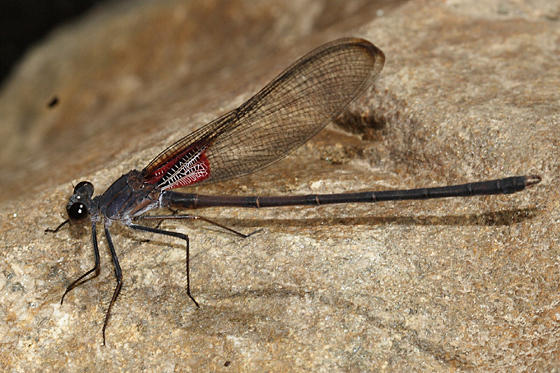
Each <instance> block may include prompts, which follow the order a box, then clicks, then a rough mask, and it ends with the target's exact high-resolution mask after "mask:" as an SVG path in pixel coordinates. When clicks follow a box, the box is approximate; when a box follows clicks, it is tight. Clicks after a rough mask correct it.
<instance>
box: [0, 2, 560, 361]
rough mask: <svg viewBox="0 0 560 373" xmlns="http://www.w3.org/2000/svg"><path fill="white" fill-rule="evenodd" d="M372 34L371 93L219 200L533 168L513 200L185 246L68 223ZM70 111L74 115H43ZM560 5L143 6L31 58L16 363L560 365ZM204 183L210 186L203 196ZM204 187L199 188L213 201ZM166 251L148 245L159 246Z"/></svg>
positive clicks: (410, 207) (25, 80)
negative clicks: (119, 276)
mask: <svg viewBox="0 0 560 373" xmlns="http://www.w3.org/2000/svg"><path fill="white" fill-rule="evenodd" d="M349 35H352V36H360V37H364V38H367V39H368V40H371V41H372V42H373V43H375V44H376V45H377V46H378V47H380V48H381V49H382V50H383V51H384V52H385V54H386V57H387V59H386V65H385V68H384V70H383V71H382V73H381V75H380V78H379V79H378V81H377V82H376V84H375V87H372V88H371V90H369V92H368V93H367V94H366V95H365V96H364V97H362V98H361V99H360V100H358V101H357V102H356V103H354V104H353V105H352V106H351V107H350V108H349V110H348V112H347V113H345V115H344V116H343V117H341V118H340V119H339V120H338V121H337V125H334V124H333V125H329V127H327V129H326V130H324V131H323V132H322V133H321V134H319V135H318V136H317V137H316V138H315V139H313V140H312V141H310V142H309V143H308V144H306V145H305V146H303V147H302V148H300V149H298V150H297V151H296V152H295V153H294V154H292V155H291V156H289V157H288V158H286V159H285V160H283V161H281V162H279V163H277V164H276V165H274V166H273V167H270V168H268V169H266V170H264V171H262V172H259V173H257V174H254V175H251V176H250V177H246V178H243V179H238V180H232V181H230V182H225V183H221V184H215V185H208V186H205V187H204V192H205V193H236V194H263V195H264V194H288V193H297V194H303V193H318V192H320V193H328V192H342V191H348V190H355V191H359V190H368V189H374V190H380V189H393V188H412V187H422V186H436V185H445V184H449V183H462V182H468V181H477V180H483V179H489V178H498V177H505V176H511V175H523V174H539V175H541V176H542V177H543V181H542V183H541V184H539V185H537V186H535V187H533V188H531V189H529V190H527V191H524V192H521V193H517V194H514V195H509V196H494V197H474V198H469V199H460V198H455V199H448V200H431V201H408V202H393V203H380V204H376V205H346V206H322V207H319V208H309V207H300V208H277V209H262V210H258V211H256V210H251V209H245V210H243V209H227V208H219V209H218V208H215V209H209V210H204V211H201V213H203V214H204V215H205V216H207V217H209V218H213V219H215V220H217V221H218V222H220V223H222V224H226V225H228V226H231V227H233V228H235V229H238V230H241V231H243V232H251V231H253V230H256V229H259V228H262V229H263V230H262V232H260V233H259V234H256V235H253V236H251V237H250V238H247V239H239V238H238V237H235V236H233V235H231V234H228V233H225V232H223V231H220V230H219V229H215V228H213V227H209V226H208V225H205V224H202V223H198V222H197V223H190V224H188V223H180V222H179V223H178V222H167V223H165V224H164V225H163V227H165V228H166V229H171V230H176V231H180V232H184V233H187V234H189V236H190V237H191V245H192V246H191V247H192V254H193V257H192V262H191V264H192V267H191V269H192V273H191V274H192V282H193V283H192V287H193V288H192V290H193V294H194V295H195V297H197V299H198V301H199V302H200V304H201V308H200V309H196V308H195V307H194V306H193V304H192V302H191V301H190V300H189V299H188V297H187V296H186V293H185V280H186V277H185V272H184V246H183V245H184V244H183V243H182V242H180V241H178V240H175V239H165V238H161V237H152V236H150V235H148V234H140V233H137V232H131V231H129V230H127V229H123V228H118V229H115V232H114V237H113V238H114V241H115V244H116V246H117V251H118V254H119V257H120V260H121V266H122V268H123V272H124V286H123V290H122V293H121V296H120V298H119V299H118V301H117V303H116V304H115V307H114V308H113V313H112V318H111V320H110V323H109V327H108V330H107V346H106V347H102V346H101V327H102V323H103V317H104V314H105V311H106V308H107V306H108V303H109V300H110V296H111V293H112V290H113V287H114V285H115V282H114V277H113V269H112V266H111V263H110V257H109V253H108V250H107V247H106V243H105V241H104V240H101V241H100V249H101V252H102V257H101V260H102V266H103V267H102V271H101V274H100V276H99V277H98V278H97V279H95V280H94V281H91V282H90V283H88V284H86V285H84V286H82V287H80V288H78V289H76V290H74V291H73V292H72V293H70V294H69V295H68V296H67V298H66V301H65V304H64V305H63V306H60V304H59V301H60V296H61V295H62V293H63V291H64V289H65V287H66V286H67V285H68V284H69V283H70V282H71V281H72V280H73V279H75V278H76V276H78V275H79V274H81V273H83V272H84V271H86V270H87V269H89V268H90V267H91V266H92V264H93V254H92V249H91V246H90V237H89V236H88V231H87V226H80V225H73V226H72V227H70V228H65V229H62V230H61V231H60V232H58V233H56V234H45V233H44V229H45V228H47V227H54V226H56V225H57V224H58V223H59V222H61V221H62V220H63V219H65V210H64V206H65V204H66V201H67V198H68V197H69V195H70V194H71V191H72V184H76V183H77V182H78V181H80V180H84V179H87V180H91V181H92V182H93V183H94V184H95V185H96V187H97V191H98V192H101V191H103V190H104V189H105V188H107V187H108V186H109V185H110V183H111V182H112V181H113V180H115V179H116V178H117V177H119V176H120V175H121V174H123V173H125V172H126V171H128V170H129V169H132V168H142V167H143V166H144V165H145V164H146V163H147V162H148V161H149V160H150V159H151V157H153V156H155V155H156V154H157V153H158V152H159V151H160V150H162V149H163V148H164V147H165V146H166V145H168V144H170V143H171V142H172V141H174V140H176V139H178V138H180V137H182V136H184V135H185V134H187V133H188V132H189V131H191V130H192V129H194V128H197V127H199V126H201V125H203V124H204V123H205V122H207V121H209V120H211V119H213V118H215V117H217V116H218V115H220V114H221V113H224V112H225V111H227V110H230V109H232V108H234V107H235V106H237V105H239V104H240V103H242V102H243V101H244V100H245V99H247V98H249V97H250V96H251V95H252V94H253V93H255V92H256V91H257V90H258V89H259V88H260V87H262V86H263V85H264V84H265V83H266V82H267V81H269V80H270V79H272V78H273V77H274V76H275V74H277V73H278V72H279V71H281V70H282V68H284V67H286V66H287V65H288V64H290V63H291V62H293V61H294V60H295V59H296V58H297V57H299V56H300V55H302V54H303V53H305V52H307V51H309V50H310V49H312V48H313V47H315V46H317V45H319V44H321V43H323V42H326V41H329V40H332V39H335V38H338V37H341V36H349ZM53 96H57V97H58V98H59V100H60V103H59V104H58V105H57V106H55V107H53V108H48V107H47V103H48V102H49V100H50V99H51V98H52V97H53ZM559 109H560V3H559V2H557V1H547V0H527V1H514V0H510V1H506V0H490V1H485V2H480V1H474V0H450V1H441V0H433V1H429V0H423V1H409V2H406V1H367V0H363V1H360V0H353V1H340V2H335V1H320V0H308V1H304V0H298V1H289V2H285V1H274V0H272V1H261V2H255V1H241V0H238V1H206V2H198V1H187V2H185V1H173V0H169V1H157V2H155V1H127V2H122V3H118V4H113V5H109V6H106V7H104V8H98V9H95V10H94V11H92V12H90V13H89V14H87V15H86V16H84V17H83V18H82V19H80V20H78V21H76V22H74V23H72V24H69V25H67V26H64V27H61V28H59V29H58V30H56V31H55V32H53V33H52V34H51V35H50V36H49V37H48V38H46V39H45V40H44V41H43V42H42V43H41V44H40V45H38V46H36V47H35V48H34V49H33V50H31V51H30V52H29V53H28V55H27V56H26V58H25V59H24V60H23V62H22V63H21V64H20V66H19V67H18V68H17V69H16V70H15V72H14V74H13V75H12V77H11V78H10V79H9V81H7V83H6V84H5V85H4V86H3V88H2V90H1V92H0V122H1V126H0V167H1V168H0V170H1V171H2V177H1V178H0V187H1V190H2V193H1V194H0V234H1V242H0V248H1V250H2V260H1V261H0V316H1V320H2V321H1V322H0V343H1V352H0V365H1V366H2V367H3V369H5V370H6V371H15V372H24V371H25V372H27V371H33V370H35V371H37V370H43V371H44V370H47V371H72V372H75V371H107V370H123V371H141V370H152V371H163V372H165V371H189V370H193V371H209V370H212V371H247V370H249V371H266V370H268V371H270V370H272V371H299V370H313V371H325V372H327V371H328V372H330V371H367V370H374V371H378V370H387V371H411V370H417V371H420V370H422V371H449V370H455V369H456V370H479V371H525V370H539V371H552V370H556V371H557V370H558V369H559V368H560V363H559V360H560V341H559V337H560V300H559V296H558V294H559V292H558V284H559V280H560V275H559V254H560V248H559V242H558V237H559V233H560V228H559V222H560V213H559V212H560V202H559V200H560V198H559V188H558V185H559V182H560V180H559V171H560V168H559V159H560V151H559V146H560V114H559ZM194 190H196V189H194ZM199 190H200V188H199ZM148 239H149V241H147V240H148Z"/></svg>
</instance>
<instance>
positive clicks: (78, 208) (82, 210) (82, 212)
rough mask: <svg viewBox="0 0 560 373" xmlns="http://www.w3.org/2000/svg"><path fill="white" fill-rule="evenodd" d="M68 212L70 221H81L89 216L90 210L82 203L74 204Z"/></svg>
mask: <svg viewBox="0 0 560 373" xmlns="http://www.w3.org/2000/svg"><path fill="white" fill-rule="evenodd" d="M66 210H67V211H68V216H69V217H70V219H73V220H79V219H82V218H84V217H86V216H87V214H88V210H87V208H86V206H85V205H84V204H83V203H81V202H76V203H73V204H72V205H71V206H70V207H69V208H67V209H66Z"/></svg>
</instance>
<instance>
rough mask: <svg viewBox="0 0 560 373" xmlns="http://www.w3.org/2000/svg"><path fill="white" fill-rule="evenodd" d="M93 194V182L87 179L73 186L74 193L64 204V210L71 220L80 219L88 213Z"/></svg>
mask: <svg viewBox="0 0 560 373" xmlns="http://www.w3.org/2000/svg"><path fill="white" fill-rule="evenodd" d="M92 196H93V184H92V183H90V182H89V181H81V182H79V183H78V185H76V187H75V188H74V194H72V196H71V197H70V200H69V201H68V204H67V205H66V212H68V216H69V217H70V219H71V220H80V219H82V218H85V217H86V216H87V215H88V214H89V209H90V206H91V197H92Z"/></svg>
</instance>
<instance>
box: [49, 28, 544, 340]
mask: <svg viewBox="0 0 560 373" xmlns="http://www.w3.org/2000/svg"><path fill="white" fill-rule="evenodd" d="M384 61H385V56H384V55H383V52H381V50H379V49H378V48H377V47H375V46H374V45H373V44H371V43H370V42H368V41H366V40H363V39H355V38H347V39H340V40H336V41H333V42H330V43H328V44H325V45H323V46H321V47H319V48H317V49H315V50H313V51H311V52H310V53H308V54H307V55H305V56H303V57H302V58H300V59H299V60H298V61H296V62H295V63H294V64H293V65H291V66H290V67H288V68H287V69H286V70H285V71H284V72H283V73H281V74H280V75H279V76H278V77H277V78H275V79H274V80H272V81H271V82H270V83H268V84H267V85H266V86H265V87H264V88H263V89H262V90H261V91H260V92H258V93H257V94H256V95H255V96H253V97H252V98H251V99H249V100H248V101H247V102H245V103H244V104H243V105H241V106H240V107H238V108H237V109H235V110H232V111H231V112H229V113H227V114H225V115H223V116H222V117H220V118H218V119H216V120H214V121H212V122H210V123H208V124H207V125H205V126H203V127H202V128H200V129H198V130H196V131H194V132H193V133H191V134H189V135H187V136H186V137H184V138H182V139H181V140H179V141H177V142H176V143H175V144H173V145H171V146H170V147H169V148H167V149H165V150H164V151H163V152H161V153H160V154H159V155H158V156H157V157H156V158H154V159H153V160H152V161H151V162H150V163H149V164H148V165H147V166H146V167H145V168H144V169H143V170H142V171H137V170H132V171H130V172H129V173H127V174H126V175H123V176H121V177H120V178H119V179H117V181H115V182H114V183H113V184H112V185H111V186H110V187H109V188H108V189H107V190H106V191H105V192H104V193H103V194H101V195H98V196H96V197H93V185H92V184H91V183H90V182H89V181H82V182H80V183H79V184H78V185H76V187H75V188H74V193H73V195H72V196H71V197H70V200H69V202H68V204H67V206H66V210H67V212H68V216H69V218H70V219H71V220H79V219H82V218H85V217H86V216H87V215H89V216H90V219H91V232H92V243H93V252H94V256H95V265H94V267H93V268H92V269H90V270H89V271H87V272H86V273H84V274H83V275H82V276H80V277H78V278H77V279H76V280H75V281H74V282H72V283H71V284H70V285H69V286H68V287H67V289H66V291H65V292H64V294H63V296H62V299H61V301H60V303H61V304H62V302H63V301H64V297H65V296H66V294H68V292H69V291H71V290H72V289H74V288H75V287H76V286H78V285H81V284H83V283H84V282H86V281H89V280H91V279H92V278H94V277H96V276H97V275H98V274H99V270H100V263H99V262H100V260H99V249H98V245H97V230H96V227H97V223H100V222H103V223H104V230H105V237H106V239H107V244H108V246H109V249H110V251H111V257H112V260H113V265H114V268H115V277H116V280H117V285H116V287H115V290H114V291H113V296H112V298H111V302H110V303H109V307H108V309H107V313H106V314H105V320H104V322H103V329H102V330H103V344H105V329H106V328H107V323H108V321H109V316H110V314H111V308H112V307H113V304H114V303H115V300H116V299H117V297H118V295H119V292H120V289H121V286H122V273H121V268H120V265H119V260H118V258H117V254H116V252H115V247H114V245H113V241H112V239H111V234H110V232H109V228H110V226H111V223H112V222H115V221H118V222H120V223H122V224H124V225H125V226H128V227H130V228H132V229H136V230H140V231H147V232H151V233H156V234H162V235H166V236H172V237H177V238H180V239H183V240H185V242H186V271H187V294H188V295H189V297H190V298H191V299H192V301H193V302H194V304H195V305H196V306H197V307H198V303H197V302H196V300H195V299H194V297H193V296H192V295H191V291H190V273H189V239H188V237H187V235H185V234H183V233H178V232H172V231H167V230H163V229H160V228H159V227H156V228H152V227H149V226H144V225H139V224H137V221H139V220H142V219H201V220H204V221H207V222H209V223H211V224H215V225H217V226H220V227H222V228H224V229H227V230H229V231H231V232H233V233H236V234H238V235H240V236H242V237H246V236H247V235H244V234H242V233H239V232H237V231H234V230H233V229H231V228H228V227H225V226H223V225H220V224H218V223H216V222H213V221H211V220H209V219H206V218H203V217H200V216H196V215H145V213H146V212H148V211H150V210H152V209H157V208H166V207H168V208H185V209H196V208H202V207H209V206H238V207H271V206H275V207H277V206H290V205H322V204H332V203H354V202H377V201H389V200H405V199H427V198H442V197H465V196H474V195H489V194H508V193H514V192H518V191H521V190H523V189H524V188H525V187H527V186H530V185H533V184H536V183H538V182H539V181H540V180H541V179H540V177H539V176H514V177H507V178H503V179H498V180H491V181H483V182H476V183H469V184H461V185H452V186H444V187H436V188H421V189H410V190H390V191H380V192H359V193H340V194H318V195H300V196H209V195H201V194H187V193H179V192H174V191H172V189H175V188H179V187H186V186H188V185H192V184H200V183H206V182H215V181H222V180H226V179H230V178H233V177H237V176H241V175H245V174H249V173H252V172H255V171H257V170H259V169H262V168H264V167H266V166H268V165H269V164H271V163H273V162H275V161H277V160H279V159H281V158H282V157H284V156H285V155H286V154H288V153H289V152H290V151H291V150H293V149H295V148H296V147H298V146H300V145H301V144H303V143H305V142H306V141H307V140H309V139H310V138H311V137H312V136H313V135H315V134H316V133H317V132H318V131H319V130H321V129H322V128H323V127H324V126H325V125H326V124H327V123H329V122H330V121H332V120H333V119H335V118H336V117H337V116H339V115H340V114H341V113H342V111H343V110H344V109H345V108H346V106H347V105H348V104H349V103H350V102H351V101H352V100H353V99H354V98H356V97H357V96H358V95H359V94H361V93H362V92H363V91H364V90H365V89H366V88H367V87H368V86H370V85H371V84H372V83H373V80H374V79H375V77H376V76H377V75H378V74H379V72H380V71H381V69H382V67H383V64H384ZM68 221H69V220H66V221H65V222H64V223H62V224H61V225H59V227H57V229H55V231H57V230H58V229H59V228H60V227H62V226H63V225H64V224H65V223H67V222H68ZM89 275H92V276H90V277H88V276H89Z"/></svg>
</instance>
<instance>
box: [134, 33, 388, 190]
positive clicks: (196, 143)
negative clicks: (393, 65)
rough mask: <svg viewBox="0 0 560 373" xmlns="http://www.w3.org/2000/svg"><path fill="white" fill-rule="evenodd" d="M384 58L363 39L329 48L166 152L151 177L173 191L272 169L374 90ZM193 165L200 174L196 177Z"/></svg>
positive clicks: (146, 174) (157, 160)
mask: <svg viewBox="0 0 560 373" xmlns="http://www.w3.org/2000/svg"><path fill="white" fill-rule="evenodd" d="M384 61H385V57H384V55H383V52H381V50H379V49H378V48H377V47H375V46H374V45H373V44H371V43H370V42H368V41H366V40H363V39H353V38H352V39H350V38H347V39H339V40H336V41H333V42H330V43H328V44H325V45H323V46H321V47H319V48H317V49H315V50H313V51H311V52H310V53H308V54H306V55H305V56H303V57H302V58H300V59H299V60H298V61H296V62H295V63H294V64H293V65H291V66H290V67H289V68H287V69H286V70H285V71H284V72H283V73H281V74H280V75H279V76H278V77H276V78H275V79H274V80H273V81H271V82H270V83H268V84H267V85H266V86H265V87H264V88H263V89H262V90H261V91H260V92H259V93H257V94H256V95H255V96H253V97H252V98H251V99H249V100H248V101H247V102H245V103H244V104H243V105H241V106H240V107H239V108H237V109H235V110H233V111H231V112H229V113H227V114H226V115H224V116H222V117H220V118H218V119H216V120H215V121H213V122H210V123H209V124H207V125H206V126H204V127H202V128H200V129H199V130H197V131H195V132H193V133H191V134H190V135H188V136H186V137H184V138H183V139H181V140H179V141H178V142H177V143H175V144H173V145H172V146H171V147H169V148H167V149H166V150H164V151H163V152H162V153H161V154H160V155H158V156H157V157H156V158H155V159H154V160H153V161H152V162H150V164H149V165H148V166H147V167H146V168H145V169H144V171H143V174H144V177H145V178H146V179H147V180H151V181H152V182H153V183H155V182H157V183H158V186H159V187H163V188H164V189H172V188H176V187H180V186H185V185H189V184H193V183H195V182H201V181H219V180H225V179H229V178H232V177H236V176H240V175H244V174H248V173H252V172H255V171H256V170H259V169H261V168H263V167H266V166H268V165H269V164H271V163H273V162H275V161H277V160H279V159H281V158H282V157H284V156H285V155H286V154H288V153H289V152H290V151H292V150H293V149H295V148H296V147H298V146H300V145H301V144H303V143H305V142H306V141H307V140H309V138H311V137H312V136H313V135H315V134H316V133H317V132H318V131H319V130H321V129H322V128H323V127H324V126H325V125H326V124H327V123H329V121H331V120H333V119H334V118H336V117H337V116H338V115H339V114H340V113H341V112H342V111H343V110H344V108H345V107H346V106H347V105H348V104H349V103H350V102H351V101H352V100H353V99H354V98H355V97H357V96H358V95H359V94H360V93H362V92H363V90H364V89H365V88H367V87H368V86H369V85H371V83H372V82H373V80H374V78H375V77H376V75H377V74H378V73H379V72H380V71H381V69H382V68H383V63H384ZM192 167H195V168H196V170H198V172H199V174H196V175H198V176H193V175H195V173H193V170H194V169H193V168H192ZM201 167H202V168H203V172H202V173H200V170H201ZM181 178H183V179H185V180H187V181H186V182H185V181H183V182H182V181H181V180H182V179H181Z"/></svg>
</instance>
